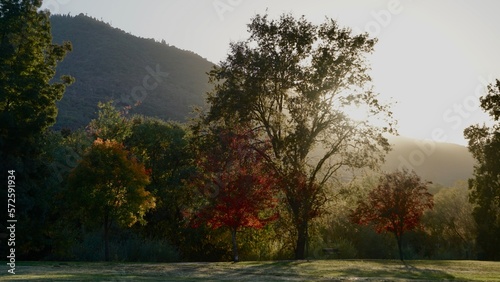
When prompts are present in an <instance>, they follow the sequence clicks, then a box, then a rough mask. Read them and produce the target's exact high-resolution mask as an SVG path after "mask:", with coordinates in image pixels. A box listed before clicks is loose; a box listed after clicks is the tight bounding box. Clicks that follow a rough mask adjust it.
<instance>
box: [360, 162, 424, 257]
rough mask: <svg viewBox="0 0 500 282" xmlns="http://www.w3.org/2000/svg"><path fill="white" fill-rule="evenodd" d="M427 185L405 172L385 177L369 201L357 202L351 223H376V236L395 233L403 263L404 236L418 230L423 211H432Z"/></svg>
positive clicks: (389, 174) (412, 174) (370, 194)
mask: <svg viewBox="0 0 500 282" xmlns="http://www.w3.org/2000/svg"><path fill="white" fill-rule="evenodd" d="M427 184H428V183H426V182H423V181H421V180H420V177H419V176H418V175H416V174H415V173H414V172H412V173H410V172H408V171H406V170H403V171H396V172H393V173H388V174H385V175H383V176H381V177H380V180H379V184H378V185H377V187H376V188H375V189H373V190H372V191H370V193H369V195H368V198H367V199H365V200H360V201H359V202H358V207H357V208H356V209H355V210H354V211H353V212H352V214H351V219H352V220H353V221H354V222H356V223H358V224H369V223H374V224H375V229H376V230H377V232H383V231H387V232H390V233H393V234H394V236H395V237H396V240H397V243H398V249H399V257H400V259H401V260H403V251H402V237H403V234H404V232H406V231H409V230H413V229H414V228H415V227H417V226H418V225H419V224H420V219H421V217H422V215H423V213H424V211H425V210H426V209H431V208H432V207H433V197H432V194H430V193H429V192H428V190H427Z"/></svg>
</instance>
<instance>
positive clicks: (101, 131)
mask: <svg viewBox="0 0 500 282" xmlns="http://www.w3.org/2000/svg"><path fill="white" fill-rule="evenodd" d="M97 107H98V108H99V111H98V112H97V118H96V119H93V120H91V121H90V123H89V125H88V126H87V130H88V132H89V133H90V135H91V136H92V137H93V138H94V139H97V138H100V139H103V140H115V141H118V142H124V141H125V139H126V138H127V137H129V136H130V134H132V131H131V124H130V120H129V119H127V118H126V117H125V116H124V115H123V113H122V112H120V111H118V110H117V109H116V108H115V107H114V102H113V101H109V102H107V103H102V102H99V103H98V104H97Z"/></svg>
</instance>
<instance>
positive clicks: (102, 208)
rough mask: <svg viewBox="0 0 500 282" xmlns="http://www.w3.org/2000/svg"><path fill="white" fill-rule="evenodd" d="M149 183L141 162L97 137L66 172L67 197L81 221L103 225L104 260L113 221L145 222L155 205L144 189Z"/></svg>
mask: <svg viewBox="0 0 500 282" xmlns="http://www.w3.org/2000/svg"><path fill="white" fill-rule="evenodd" d="M148 183H149V177H148V175H147V172H146V169H145V167H144V165H142V164H141V163H139V162H137V160H136V159H135V158H132V157H130V156H129V152H128V151H126V150H125V149H124V148H123V145H121V144H120V143H118V142H116V141H112V140H107V141H103V140H102V139H97V140H96V141H95V142H94V144H93V145H92V147H90V148H89V149H88V151H87V152H86V153H85V155H84V156H83V158H82V160H80V162H79V163H78V165H77V166H76V167H75V169H73V171H72V172H71V174H70V175H69V179H68V184H69V190H68V193H67V197H68V198H67V199H68V201H69V202H71V203H72V204H73V207H74V212H75V214H76V215H77V216H78V218H79V219H81V220H83V222H84V223H86V224H88V225H93V224H95V223H100V224H101V225H102V226H103V231H104V258H105V260H106V261H108V260H109V230H110V227H111V225H112V223H113V222H115V223H118V224H120V225H123V226H132V225H133V224H135V223H136V222H140V223H145V221H144V216H145V214H146V212H147V211H148V210H150V209H152V208H154V207H155V198H154V197H153V196H152V195H151V193H150V192H148V191H146V190H145V189H144V187H145V186H146V185H147V184H148Z"/></svg>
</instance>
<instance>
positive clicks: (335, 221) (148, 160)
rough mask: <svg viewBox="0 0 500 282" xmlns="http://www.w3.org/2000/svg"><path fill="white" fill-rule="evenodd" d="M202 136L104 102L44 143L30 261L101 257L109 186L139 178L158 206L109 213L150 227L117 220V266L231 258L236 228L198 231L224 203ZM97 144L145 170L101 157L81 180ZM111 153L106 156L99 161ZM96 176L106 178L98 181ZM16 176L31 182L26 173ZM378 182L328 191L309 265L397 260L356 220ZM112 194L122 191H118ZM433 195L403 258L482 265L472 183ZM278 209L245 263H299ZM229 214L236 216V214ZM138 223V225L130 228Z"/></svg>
mask: <svg viewBox="0 0 500 282" xmlns="http://www.w3.org/2000/svg"><path fill="white" fill-rule="evenodd" d="M194 136H195V135H194V134H193V133H192V132H191V130H190V127H189V126H187V125H186V124H179V123H175V122H165V121H162V120H159V119H155V118H147V117H142V116H130V117H125V116H123V115H122V114H121V113H120V112H119V111H118V110H116V109H115V108H114V107H113V105H112V103H107V104H101V105H100V111H99V114H98V118H97V119H95V120H93V121H91V123H90V124H89V125H88V126H87V127H86V129H85V130H84V129H82V130H77V131H74V132H69V131H61V132H56V131H48V132H46V133H45V134H44V136H43V138H42V139H41V140H40V143H39V144H38V145H39V146H40V150H41V152H42V153H41V155H40V157H39V158H37V159H34V160H32V165H35V166H36V167H38V175H39V176H42V175H43V177H35V178H39V181H37V187H36V189H33V192H36V194H31V195H22V194H20V195H19V197H20V200H22V203H21V204H20V205H19V212H20V213H21V214H23V217H22V219H20V221H21V220H22V222H23V224H22V228H20V230H19V231H18V233H19V234H20V235H19V237H18V242H19V243H18V244H19V255H20V257H21V258H22V259H24V260H40V259H43V260H91V261H96V260H97V261H99V260H103V259H104V258H105V241H104V240H105V236H104V228H105V227H104V213H103V210H102V209H101V207H104V206H106V205H107V204H108V201H109V198H106V196H104V194H102V193H101V192H102V190H105V189H107V188H109V187H105V186H106V185H110V183H109V182H108V180H110V181H112V180H113V179H115V181H116V179H122V180H121V181H126V179H128V177H132V176H131V175H133V174H139V175H140V174H141V173H143V174H144V175H146V176H147V178H149V183H148V184H147V185H146V184H145V183H142V184H143V185H142V186H141V185H138V186H137V187H136V188H137V189H139V190H140V189H141V187H143V188H144V191H143V196H144V195H146V194H145V193H144V192H147V193H148V195H150V197H149V199H148V197H147V196H145V197H144V199H143V200H144V201H145V202H147V201H151V199H152V198H153V199H154V205H150V206H149V207H148V208H147V210H144V212H143V214H140V211H139V210H140V208H138V207H135V210H134V207H125V208H124V205H111V206H110V207H112V208H114V209H116V212H115V214H117V215H118V214H120V213H125V214H135V215H136V216H137V217H140V219H141V220H140V221H143V222H142V223H143V224H141V222H139V220H137V222H134V221H133V220H132V221H127V220H125V221H126V222H125V224H123V222H122V221H123V218H121V217H120V216H116V217H114V218H113V217H110V219H111V220H110V222H109V223H108V226H109V230H108V231H107V232H109V233H108V235H107V236H108V238H109V259H111V260H118V261H181V260H182V261H219V260H230V259H232V243H231V232H230V229H229V228H221V229H213V228H211V226H210V225H209V224H207V222H202V223H201V224H195V222H196V221H199V220H200V214H199V213H197V212H196V211H199V210H201V208H202V207H204V206H206V205H208V204H209V202H207V199H208V200H210V199H212V198H214V197H217V196H219V195H220V192H219V191H217V190H212V189H213V187H212V186H207V189H210V190H203V189H199V188H200V187H201V186H200V181H199V172H200V168H199V167H198V164H199V161H200V157H201V155H200V154H198V153H199V148H200V147H196V146H199V144H198V145H196V143H197V142H198V141H199V140H198V141H197V140H195V138H194ZM96 140H115V142H116V143H117V144H120V145H118V146H117V148H118V149H119V150H121V151H123V152H124V154H125V156H126V159H128V160H129V161H131V162H133V161H132V160H135V162H136V163H137V164H140V165H141V166H143V169H142V170H141V169H139V172H137V171H135V172H134V171H133V170H132V171H127V174H128V175H120V173H123V172H124V168H123V166H122V167H118V166H117V164H116V162H113V160H111V159H110V160H106V159H100V160H98V161H97V160H95V159H94V162H93V163H92V165H91V166H90V168H91V170H90V169H87V170H86V173H87V174H86V175H85V174H81V175H80V176H76V173H77V168H78V167H81V166H82V163H83V160H87V159H88V156H89V155H90V154H91V152H92V151H94V153H95V151H96V150H95V146H96V145H95V144H96ZM116 140H119V141H116ZM211 146H213V144H212V145H211ZM196 148H198V149H196ZM210 148H212V150H213V149H214V147H210ZM118 155H120V154H118ZM103 156H106V155H105V154H104V155H100V157H103ZM107 156H108V157H110V158H111V157H112V156H116V155H107ZM94 158H95V156H94ZM80 173H84V172H80ZM96 176H99V177H98V178H97V179H95V180H92V179H93V178H95V177H96ZM18 177H19V178H22V177H23V175H22V174H21V173H20V172H19V173H18ZM75 177H78V178H77V179H75ZM116 177H118V178H116ZM377 181H378V176H376V175H370V176H365V177H363V178H359V180H356V181H353V182H349V183H344V184H342V185H340V186H336V187H333V186H332V187H329V188H328V193H330V194H332V195H335V197H334V198H335V200H332V201H330V202H329V203H328V204H327V207H326V208H325V212H324V213H323V214H321V215H320V216H319V217H318V218H317V219H316V220H315V221H314V223H313V224H312V225H311V226H310V230H309V232H310V233H309V238H308V245H307V250H306V257H307V258H314V259H323V258H395V257H397V256H398V250H397V245H396V244H395V241H394V239H393V237H392V234H390V233H382V234H379V233H377V232H376V231H375V229H374V228H373V226H371V225H368V226H360V225H358V224H356V223H354V222H353V221H352V220H351V219H350V214H351V213H352V211H353V210H354V208H355V207H356V206H357V203H358V201H359V200H360V199H364V198H366V197H367V194H368V193H369V191H371V190H372V189H373V188H374V187H375V186H376V185H377ZM130 183H132V182H130ZM88 184H90V186H89V185H88ZM99 185H103V187H99ZM129 185H131V186H132V185H133V184H129ZM82 187H86V188H87V189H86V190H85V191H84V193H87V196H85V195H84V194H76V192H75V190H78V189H79V188H82ZM129 188H130V187H129ZM99 191H101V192H99ZM110 191H111V192H113V193H118V192H117V190H113V189H110ZM128 191H129V192H130V190H128ZM430 191H431V192H432V193H433V194H434V208H433V210H429V211H427V212H426V213H425V214H424V216H423V218H422V222H421V223H422V225H421V228H419V229H416V230H414V231H410V232H408V233H407V234H405V237H404V244H403V252H404V256H405V258H407V259H418V258H435V259H473V258H477V255H478V248H477V245H476V243H475V238H476V225H475V222H474V220H473V218H472V214H471V211H472V205H471V204H470V203H469V201H468V190H467V185H466V183H457V184H456V185H455V186H454V187H439V186H430ZM92 194H96V195H99V196H96V197H95V198H92V197H90V196H89V195H92ZM277 195H278V194H276V196H277ZM240 196H241V195H240ZM137 197H139V196H137ZM278 197H279V196H278ZM120 209H124V210H123V211H119V210H120ZM273 210H274V211H279V210H281V211H282V212H280V213H279V214H280V216H279V217H278V218H276V219H275V220H273V221H272V222H270V223H269V224H267V225H265V226H263V227H262V228H260V229H256V228H251V227H250V228H242V229H240V230H238V246H239V256H240V258H242V259H244V260H270V259H290V258H292V257H293V256H294V247H295V242H294V239H295V236H294V231H293V229H291V228H290V223H289V221H290V218H289V215H287V214H286V206H285V205H284V203H279V204H277V205H276V206H274V207H273ZM118 211H119V212H118ZM225 216H227V217H229V218H230V217H231V216H232V214H230V213H228V214H226V215H225ZM130 223H134V224H132V225H131V226H128V225H129V224H130ZM324 249H335V250H336V252H335V253H328V252H325V250H324ZM337 251H338V252H337Z"/></svg>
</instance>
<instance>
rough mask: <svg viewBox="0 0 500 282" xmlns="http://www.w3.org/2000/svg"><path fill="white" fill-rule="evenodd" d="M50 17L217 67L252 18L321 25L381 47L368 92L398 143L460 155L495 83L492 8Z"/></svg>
mask: <svg viewBox="0 0 500 282" xmlns="http://www.w3.org/2000/svg"><path fill="white" fill-rule="evenodd" d="M43 7H44V8H47V9H49V10H50V11H51V12H52V13H53V14H68V13H69V14H71V15H78V14H80V13H83V14H87V15H88V16H92V17H95V18H97V19H99V20H102V21H105V22H107V23H109V24H111V25H112V26H113V27H116V28H119V29H122V30H124V31H126V32H129V33H131V34H133V35H136V36H140V37H145V38H154V39H156V40H158V41H160V40H162V39H164V40H165V41H166V42H167V43H168V44H170V45H173V46H176V47H178V48H181V49H185V50H190V51H193V52H195V53H197V54H199V55H200V56H202V57H204V58H206V59H208V60H210V61H211V62H214V63H218V62H220V61H221V60H224V58H225V56H226V54H227V52H228V47H229V43H230V42H231V41H238V40H242V39H245V38H246V37H247V32H246V24H247V23H249V21H250V18H251V17H252V16H254V15H255V14H264V13H266V11H267V13H268V14H269V15H270V17H271V18H277V17H279V15H280V14H282V13H292V14H293V15H295V16H301V15H304V16H305V17H306V19H308V20H310V21H312V22H313V23H321V22H323V21H324V19H325V17H328V18H332V19H334V20H337V21H338V23H339V25H340V26H346V27H350V28H352V29H353V31H354V32H368V33H370V34H371V35H372V36H374V37H377V38H378V43H377V44H376V46H375V52H374V53H373V54H372V55H370V56H369V58H368V59H369V63H370V65H371V68H372V71H371V74H372V78H373V85H374V88H375V91H376V92H378V93H380V95H381V99H380V100H382V101H386V102H390V103H394V105H393V112H394V117H395V118H396V119H397V120H398V126H397V129H398V131H399V133H400V134H401V135H403V136H407V137H412V138H418V139H432V140H435V141H442V142H449V143H457V144H461V145H466V140H464V138H463V129H464V128H466V127H467V126H469V125H471V124H475V123H483V122H485V121H487V120H488V117H487V116H486V114H484V113H483V112H482V111H481V110H480V108H479V107H478V103H479V102H478V96H481V95H484V94H485V87H484V84H485V83H486V82H491V81H492V80H493V79H495V78H500V53H499V52H500V31H499V29H498V27H500V17H498V11H499V10H500V2H498V1H465V0H462V1H439V2H438V1H403V0H401V1H398V0H383V1H328V2H327V1H261V0H259V1H249V0H246V1H245V0H206V1H195V0H189V1H181V0H176V1H173V0H172V1H160V0H147V1H132V0H107V1H96V0H86V1H84V0H48V1H47V0H46V1H44V6H43Z"/></svg>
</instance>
